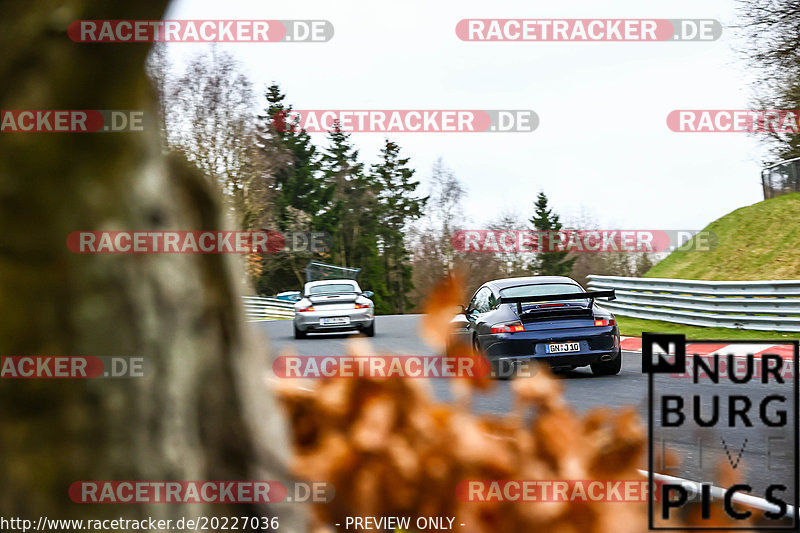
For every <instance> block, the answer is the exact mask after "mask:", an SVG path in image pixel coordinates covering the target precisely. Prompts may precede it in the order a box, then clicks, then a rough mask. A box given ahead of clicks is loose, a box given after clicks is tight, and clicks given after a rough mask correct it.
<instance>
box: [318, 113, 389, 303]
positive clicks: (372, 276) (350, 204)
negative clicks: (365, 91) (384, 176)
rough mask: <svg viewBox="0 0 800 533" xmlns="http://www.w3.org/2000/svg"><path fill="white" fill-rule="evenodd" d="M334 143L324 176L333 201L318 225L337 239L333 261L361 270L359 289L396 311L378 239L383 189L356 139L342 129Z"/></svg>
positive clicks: (331, 138)
mask: <svg viewBox="0 0 800 533" xmlns="http://www.w3.org/2000/svg"><path fill="white" fill-rule="evenodd" d="M328 140H329V142H330V144H329V146H328V148H327V149H326V150H325V153H324V154H323V155H322V176H323V188H324V192H325V198H326V199H329V201H328V202H327V204H326V205H325V206H324V208H323V210H322V212H321V214H320V215H319V217H318V220H319V225H320V228H321V229H323V230H324V231H327V232H329V233H330V234H331V236H332V241H333V248H332V250H331V260H332V262H333V263H335V264H337V265H341V266H346V267H356V268H360V269H361V274H360V275H359V284H360V285H361V286H362V288H363V289H365V290H371V291H373V292H374V293H375V297H374V301H375V311H376V312H377V313H388V312H391V307H390V305H389V303H388V302H389V301H390V296H389V291H388V289H387V288H386V280H385V275H384V264H383V261H382V259H381V257H380V251H379V249H378V239H377V235H378V231H379V221H378V217H379V213H380V204H379V201H378V195H379V191H380V186H379V185H378V184H377V182H376V181H375V180H374V179H373V176H371V175H370V174H368V173H365V172H364V164H363V163H361V162H360V161H359V152H358V150H356V149H355V147H354V146H353V145H352V143H351V141H350V135H349V134H347V133H345V132H343V131H342V130H341V128H340V127H339V125H338V124H336V125H335V127H334V129H333V130H332V131H331V132H330V133H329V135H328Z"/></svg>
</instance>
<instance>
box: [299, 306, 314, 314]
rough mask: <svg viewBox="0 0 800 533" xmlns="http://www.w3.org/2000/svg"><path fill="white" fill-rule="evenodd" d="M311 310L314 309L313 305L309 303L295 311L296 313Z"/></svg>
mask: <svg viewBox="0 0 800 533" xmlns="http://www.w3.org/2000/svg"><path fill="white" fill-rule="evenodd" d="M313 310H314V306H313V305H309V306H308V307H304V308H303V309H298V310H297V312H298V313H310V312H311V311H313Z"/></svg>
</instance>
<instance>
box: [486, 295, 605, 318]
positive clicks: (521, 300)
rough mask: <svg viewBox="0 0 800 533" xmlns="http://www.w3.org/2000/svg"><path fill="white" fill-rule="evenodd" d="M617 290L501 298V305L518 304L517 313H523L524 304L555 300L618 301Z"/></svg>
mask: <svg viewBox="0 0 800 533" xmlns="http://www.w3.org/2000/svg"><path fill="white" fill-rule="evenodd" d="M614 291H615V289H611V290H610V291H589V292H576V293H573V294H545V295H542V296H501V297H500V300H499V303H501V304H513V303H515V304H517V313H518V314H519V313H522V304H523V303H532V302H551V301H554V300H584V299H587V298H588V299H589V300H592V303H594V300H595V299H596V298H608V299H609V300H616V299H617V295H616V294H615V292H614Z"/></svg>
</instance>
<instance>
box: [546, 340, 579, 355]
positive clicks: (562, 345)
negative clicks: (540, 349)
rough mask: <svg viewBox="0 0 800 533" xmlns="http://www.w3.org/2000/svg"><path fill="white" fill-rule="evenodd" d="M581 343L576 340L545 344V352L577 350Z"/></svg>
mask: <svg viewBox="0 0 800 533" xmlns="http://www.w3.org/2000/svg"><path fill="white" fill-rule="evenodd" d="M580 349H581V345H580V343H578V342H559V343H558V344H548V345H546V346H545V352H546V353H564V352H579V351H580Z"/></svg>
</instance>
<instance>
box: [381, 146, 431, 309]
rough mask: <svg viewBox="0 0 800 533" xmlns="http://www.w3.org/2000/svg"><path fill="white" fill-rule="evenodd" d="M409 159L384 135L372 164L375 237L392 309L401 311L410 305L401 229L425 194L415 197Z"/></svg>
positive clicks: (417, 212)
mask: <svg viewBox="0 0 800 533" xmlns="http://www.w3.org/2000/svg"><path fill="white" fill-rule="evenodd" d="M408 161H409V159H408V158H407V157H406V158H402V157H400V147H399V146H398V145H397V144H395V143H393V142H392V141H390V140H389V139H386V141H385V144H384V147H383V148H382V149H381V161H380V163H379V164H377V165H373V167H372V176H373V181H374V182H375V185H376V186H377V187H378V188H379V193H378V204H379V212H378V222H379V225H378V227H379V230H378V237H379V238H380V241H381V248H382V252H383V264H384V274H385V276H386V277H385V279H386V288H387V290H388V292H389V298H390V300H389V305H390V307H391V309H392V312H393V313H401V314H402V313H405V310H406V308H407V307H409V306H410V305H411V302H410V300H409V299H408V296H407V295H408V293H409V292H410V291H411V290H412V289H413V284H412V282H411V274H412V272H411V267H410V266H409V252H408V250H407V249H406V246H405V239H404V237H405V235H404V230H405V229H406V227H407V225H408V223H409V222H410V221H412V220H415V219H417V218H419V217H421V216H422V209H423V207H424V206H425V203H426V202H427V201H428V198H427V197H425V198H423V197H416V196H414V192H415V191H416V189H417V187H419V181H416V180H414V169H411V168H409V167H408Z"/></svg>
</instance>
